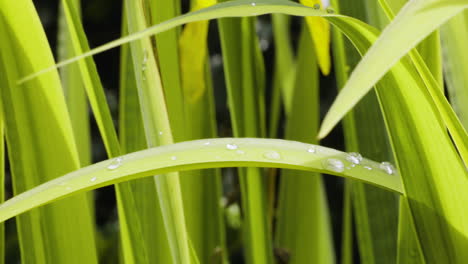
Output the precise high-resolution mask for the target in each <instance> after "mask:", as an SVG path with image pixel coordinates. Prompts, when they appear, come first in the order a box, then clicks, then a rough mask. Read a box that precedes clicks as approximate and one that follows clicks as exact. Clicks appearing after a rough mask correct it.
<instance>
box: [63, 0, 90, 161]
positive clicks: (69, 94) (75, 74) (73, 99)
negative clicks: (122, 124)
mask: <svg viewBox="0 0 468 264" xmlns="http://www.w3.org/2000/svg"><path fill="white" fill-rule="evenodd" d="M71 3H72V4H73V5H74V9H75V10H77V12H78V13H79V10H80V4H79V2H78V1H76V0H74V1H71ZM58 27H59V33H58V37H57V41H58V44H57V45H58V60H64V59H67V58H70V57H73V56H74V55H75V54H76V53H75V52H73V44H72V43H71V38H70V33H69V31H68V29H67V21H66V17H65V14H64V10H63V8H62V6H61V4H60V8H59V25H58ZM60 77H61V80H62V86H63V89H64V92H65V98H66V100H67V107H68V111H69V113H70V120H71V122H72V127H73V132H74V135H75V139H76V142H77V144H76V145H77V147H78V154H79V156H80V163H81V165H82V166H86V165H89V164H90V163H91V137H90V127H89V115H88V102H87V100H86V93H85V90H84V85H83V82H82V80H81V75H80V70H79V68H78V66H77V65H71V66H70V67H68V68H62V69H61V70H60Z"/></svg>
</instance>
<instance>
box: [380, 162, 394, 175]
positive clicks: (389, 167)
mask: <svg viewBox="0 0 468 264" xmlns="http://www.w3.org/2000/svg"><path fill="white" fill-rule="evenodd" d="M379 167H380V169H381V170H383V171H385V173H387V174H390V175H392V174H394V173H395V167H393V165H392V164H391V163H390V162H386V161H384V162H382V163H380V166H379Z"/></svg>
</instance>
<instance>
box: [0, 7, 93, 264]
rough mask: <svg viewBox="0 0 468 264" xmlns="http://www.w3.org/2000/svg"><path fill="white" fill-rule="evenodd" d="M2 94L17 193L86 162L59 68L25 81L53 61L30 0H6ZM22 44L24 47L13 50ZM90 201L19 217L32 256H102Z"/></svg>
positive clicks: (57, 259) (50, 259)
mask: <svg viewBox="0 0 468 264" xmlns="http://www.w3.org/2000/svg"><path fill="white" fill-rule="evenodd" d="M0 31H1V33H0V35H1V36H2V39H1V40H0V41H1V44H0V45H1V46H2V51H1V52H0V71H1V72H2V74H1V76H2V77H1V83H2V89H1V93H2V96H1V100H2V105H3V111H4V114H5V115H4V116H5V124H6V126H5V129H6V135H7V142H8V146H9V160H10V165H11V171H12V176H13V177H12V179H13V188H14V192H15V193H20V192H23V191H26V190H28V189H31V188H33V187H35V186H37V185H39V184H40V183H42V182H46V181H48V180H51V179H54V178H55V177H57V176H59V175H60V174H64V173H67V172H70V171H72V170H76V169H78V168H79V159H78V153H77V148H76V145H75V139H74V137H73V131H72V127H71V123H70V119H69V116H68V111H67V108H66V105H65V99H64V96H63V91H62V87H61V85H60V81H59V78H58V73H57V71H54V72H51V73H50V74H47V75H44V76H41V77H39V78H38V79H36V80H34V81H32V82H31V83H28V84H24V85H20V86H18V85H17V84H16V81H15V79H16V78H18V77H19V76H21V75H23V74H25V73H26V72H34V71H36V70H37V69H39V68H43V67H46V66H50V65H53V64H54V61H53V57H52V54H51V52H50V48H49V46H48V41H47V39H46V37H45V34H44V32H43V29H42V27H41V23H40V21H39V17H38V15H37V13H36V11H35V9H34V6H33V5H32V3H31V2H30V1H15V2H14V3H13V2H9V1H7V2H5V1H2V2H1V3H0ZM13 50H17V51H19V52H15V53H13V52H11V51H13ZM88 202H89V201H88V200H87V197H86V195H79V196H76V197H73V198H70V199H67V200H65V201H62V202H60V203H57V204H55V205H51V206H47V207H44V208H41V209H40V210H34V211H33V212H30V213H28V214H25V215H23V216H20V217H18V219H17V225H18V230H19V238H20V248H21V254H22V256H21V258H22V261H23V262H25V263H82V262H86V263H97V256H96V247H95V239H94V226H93V218H92V216H91V210H90V208H89V203H88Z"/></svg>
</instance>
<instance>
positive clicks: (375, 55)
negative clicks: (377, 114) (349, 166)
mask: <svg viewBox="0 0 468 264" xmlns="http://www.w3.org/2000/svg"><path fill="white" fill-rule="evenodd" d="M462 2H463V1H462ZM464 2H465V4H464V5H463V4H461V3H459V2H451V1H443V0H427V1H409V2H408V3H407V4H406V5H405V6H404V7H403V8H402V9H401V11H400V13H399V14H398V15H397V16H396V17H395V19H394V20H393V21H392V22H391V23H390V25H389V26H388V27H386V28H385V30H384V31H383V32H382V35H381V36H380V38H379V39H378V40H377V41H376V42H375V44H374V45H373V46H372V48H371V49H369V51H368V52H367V53H366V55H365V56H364V57H363V59H362V61H361V62H360V63H359V65H358V66H357V67H356V69H355V70H354V71H353V73H352V74H351V76H350V78H349V80H348V82H347V83H346V86H345V87H344V88H343V90H342V92H341V93H340V94H339V95H338V97H337V98H336V100H335V102H334V103H333V105H332V107H331V108H330V110H329V112H328V114H327V116H326V117H325V119H324V121H323V124H322V127H321V129H320V133H319V137H321V138H323V137H324V136H326V135H327V134H328V133H329V132H330V130H331V129H332V128H333V127H334V126H335V125H336V123H337V122H338V121H339V120H340V119H341V118H342V117H343V116H344V114H346V113H347V112H348V111H349V110H350V109H351V108H352V107H353V106H354V105H355V104H356V103H357V102H358V101H359V100H360V99H361V98H362V97H363V96H364V95H365V94H366V93H367V92H368V91H369V90H370V89H371V88H372V86H373V85H375V83H376V82H377V81H379V80H380V79H381V78H382V76H383V75H384V74H385V73H386V72H387V71H388V70H390V68H391V67H392V66H393V65H395V63H396V62H398V60H399V59H400V58H401V57H403V56H404V55H405V54H406V53H408V52H409V51H410V50H411V49H412V48H413V47H414V46H415V45H416V44H417V43H418V42H420V41H421V40H422V39H423V38H425V37H426V36H428V35H429V34H430V33H431V32H432V31H434V30H435V29H436V28H437V27H439V26H440V25H441V24H443V23H444V22H445V21H447V20H448V19H450V18H451V17H453V16H455V15H456V14H458V13H459V12H461V11H462V10H463V9H464V8H466V7H468V1H466V0H465V1H464ZM435 6H437V8H436V7H435ZM441 7H443V8H441ZM389 40H391V41H389ZM390 51H391V52H390Z"/></svg>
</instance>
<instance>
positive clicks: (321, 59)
mask: <svg viewBox="0 0 468 264" xmlns="http://www.w3.org/2000/svg"><path fill="white" fill-rule="evenodd" d="M300 2H301V4H303V5H305V6H310V7H314V6H317V5H318V6H321V1H320V0H300ZM306 22H307V27H308V28H309V32H310V35H311V37H312V40H313V42H314V45H315V53H316V54H317V61H318V64H319V67H320V71H321V72H322V73H323V75H328V74H329V73H330V68H331V64H330V61H331V59H330V24H329V23H328V21H327V20H325V19H324V18H321V17H306Z"/></svg>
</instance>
